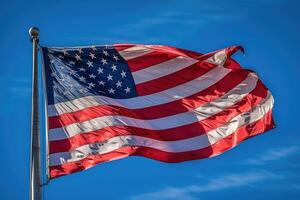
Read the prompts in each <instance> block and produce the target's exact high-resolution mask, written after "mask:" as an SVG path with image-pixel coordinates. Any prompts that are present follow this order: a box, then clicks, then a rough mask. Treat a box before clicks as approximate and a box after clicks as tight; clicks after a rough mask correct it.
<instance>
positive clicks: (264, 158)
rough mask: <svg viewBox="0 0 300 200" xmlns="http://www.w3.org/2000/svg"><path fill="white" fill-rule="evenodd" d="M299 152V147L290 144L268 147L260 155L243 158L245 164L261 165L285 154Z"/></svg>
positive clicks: (285, 155)
mask: <svg viewBox="0 0 300 200" xmlns="http://www.w3.org/2000/svg"><path fill="white" fill-rule="evenodd" d="M297 153H300V150H299V147H297V146H290V147H284V148H277V149H270V150H267V151H266V152H263V153H262V154H260V155H257V156H256V157H254V158H249V159H246V160H245V162H244V163H245V164H251V165H263V164H266V163H267V162H269V161H275V160H279V159H283V158H286V157H287V156H290V155H294V154H297Z"/></svg>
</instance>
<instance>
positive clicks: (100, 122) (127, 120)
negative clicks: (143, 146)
mask: <svg viewBox="0 0 300 200" xmlns="http://www.w3.org/2000/svg"><path fill="white" fill-rule="evenodd" d="M257 80H258V78H257V76H256V75H255V74H253V73H251V74H249V75H248V77H247V78H246V79H245V80H244V81H242V82H241V83H240V84H239V85H237V86H236V87H235V88H233V89H232V90H230V91H229V92H228V93H227V94H225V95H223V96H222V97H220V98H218V99H216V100H214V101H212V102H209V103H206V104H205V105H202V106H200V107H198V108H195V109H194V110H192V111H189V112H184V113H179V114H176V115H171V116H168V117H163V118H157V119H151V120H143V119H136V118H131V117H126V116H120V115H114V116H103V117H98V118H94V119H91V120H88V121H84V122H80V123H74V124H70V125H67V126H65V127H62V128H55V129H50V130H49V139H50V141H54V140H62V139H66V138H69V137H72V136H74V135H77V134H80V133H87V132H90V131H96V130H99V129H102V128H105V127H109V126H133V127H139V128H145V129H150V130H163V129H169V128H175V127H178V126H183V125H187V124H191V123H194V122H198V121H201V120H203V119H206V118H208V117H210V116H212V115H214V114H216V113H218V112H220V111H222V110H224V109H225V108H227V107H229V106H232V105H234V104H235V103H236V102H238V101H240V100H241V99H243V98H244V97H245V96H246V95H248V94H249V93H250V92H251V91H252V90H253V89H254V88H255V86H256V83H257ZM249 109H250V108H249Z"/></svg>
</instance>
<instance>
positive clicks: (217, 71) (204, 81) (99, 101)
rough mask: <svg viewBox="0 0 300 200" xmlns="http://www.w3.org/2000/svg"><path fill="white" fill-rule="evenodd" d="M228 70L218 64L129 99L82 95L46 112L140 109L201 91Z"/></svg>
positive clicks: (52, 113)
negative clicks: (100, 107) (110, 107)
mask: <svg viewBox="0 0 300 200" xmlns="http://www.w3.org/2000/svg"><path fill="white" fill-rule="evenodd" d="M229 72H231V69H228V68H224V67H222V66H218V67H216V68H213V69H212V70H210V71H209V72H207V73H206V74H204V75H202V76H200V77H198V78H196V79H194V80H191V81H189V82H186V83H184V84H181V85H178V86H176V87H173V88H170V89H167V90H164V91H161V92H158V93H154V94H149V95H145V96H138V97H133V98H130V99H113V98H109V97H106V96H89V97H82V98H79V99H74V100H71V101H67V102H62V103H56V104H54V105H49V106H48V113H49V116H55V115H60V114H64V113H69V112H75V111H78V110H82V109H85V108H89V107H93V106H97V105H114V106H121V107H125V108H128V109H140V108H146V107H150V106H156V105H161V104H165V103H169V102H172V101H176V100H179V99H183V98H185V97H188V96H191V95H193V94H196V93H198V92H201V91H202V90H205V89H206V88H208V87H210V86H212V85H213V84H215V83H217V82H218V81H220V80H221V79H222V78H223V77H224V76H226V75H227V74H228V73H229Z"/></svg>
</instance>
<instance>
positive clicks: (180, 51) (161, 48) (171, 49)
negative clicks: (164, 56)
mask: <svg viewBox="0 0 300 200" xmlns="http://www.w3.org/2000/svg"><path fill="white" fill-rule="evenodd" d="M147 48H149V49H152V50H154V51H157V52H165V53H171V54H176V55H178V56H185V57H191V58H198V57H199V56H202V55H203V54H201V53H198V52H195V51H190V50H186V49H181V48H177V47H172V46H161V45H147Z"/></svg>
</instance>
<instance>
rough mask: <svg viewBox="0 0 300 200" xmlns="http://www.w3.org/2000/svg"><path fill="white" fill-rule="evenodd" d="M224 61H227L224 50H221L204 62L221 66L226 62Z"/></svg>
mask: <svg viewBox="0 0 300 200" xmlns="http://www.w3.org/2000/svg"><path fill="white" fill-rule="evenodd" d="M226 59H227V53H226V49H223V50H221V51H218V52H217V53H215V54H214V55H213V56H211V57H210V58H208V59H207V60H206V61H207V62H210V63H213V64H216V65H223V64H224V62H225V61H226Z"/></svg>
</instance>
